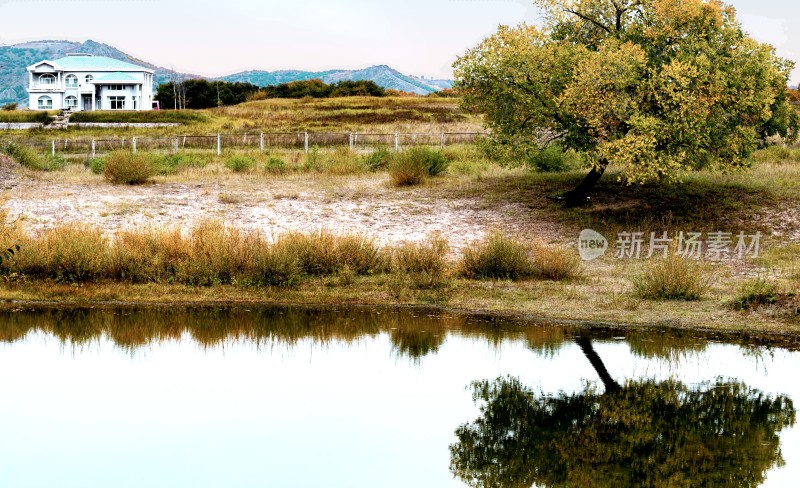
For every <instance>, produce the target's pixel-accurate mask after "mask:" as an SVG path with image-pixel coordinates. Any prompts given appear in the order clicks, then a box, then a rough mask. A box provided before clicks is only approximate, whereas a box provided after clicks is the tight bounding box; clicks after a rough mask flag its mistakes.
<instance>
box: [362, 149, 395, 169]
mask: <svg viewBox="0 0 800 488" xmlns="http://www.w3.org/2000/svg"><path fill="white" fill-rule="evenodd" d="M391 159H392V153H390V152H389V150H388V149H387V148H385V147H381V148H378V149H377V150H376V151H373V152H371V153H369V154H366V155H364V156H362V160H363V161H364V166H366V167H367V169H369V170H370V171H373V172H374V171H379V170H382V169H385V168H386V167H387V166H388V164H389V162H390V161H391Z"/></svg>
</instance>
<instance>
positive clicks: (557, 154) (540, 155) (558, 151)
mask: <svg viewBox="0 0 800 488" xmlns="http://www.w3.org/2000/svg"><path fill="white" fill-rule="evenodd" d="M528 164H529V165H530V166H532V167H533V168H535V169H536V170H538V171H543V172H548V173H554V172H559V171H569V170H572V169H576V168H579V167H581V166H582V164H583V160H582V159H581V157H580V156H579V155H578V153H576V152H575V151H564V150H563V149H562V148H561V147H560V146H558V145H557V144H550V145H548V146H547V147H545V148H544V149H542V150H540V151H536V152H534V153H533V154H531V156H530V158H529V160H528Z"/></svg>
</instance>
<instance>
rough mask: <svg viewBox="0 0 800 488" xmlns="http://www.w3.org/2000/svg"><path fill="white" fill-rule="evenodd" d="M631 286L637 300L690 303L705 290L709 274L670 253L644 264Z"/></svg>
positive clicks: (702, 265)
mask: <svg viewBox="0 0 800 488" xmlns="http://www.w3.org/2000/svg"><path fill="white" fill-rule="evenodd" d="M631 282H632V283H633V288H634V291H635V292H636V295H637V296H638V297H639V298H645V299H649V300H686V301H694V300H700V298H701V297H702V296H703V294H704V293H705V292H706V290H707V289H708V286H709V273H708V271H707V268H706V266H705V265H704V264H703V263H701V262H698V261H695V260H692V259H687V258H684V257H682V256H680V255H678V254H676V253H674V252H671V253H669V255H668V256H667V257H663V258H654V259H650V260H648V261H647V263H646V264H645V265H644V269H643V270H642V271H641V272H640V273H639V274H637V275H635V276H634V277H633V278H631Z"/></svg>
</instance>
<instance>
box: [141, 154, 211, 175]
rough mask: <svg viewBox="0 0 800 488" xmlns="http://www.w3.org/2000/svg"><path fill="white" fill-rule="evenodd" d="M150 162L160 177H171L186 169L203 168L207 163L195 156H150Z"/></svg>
mask: <svg viewBox="0 0 800 488" xmlns="http://www.w3.org/2000/svg"><path fill="white" fill-rule="evenodd" d="M150 158H151V162H152V164H153V167H154V168H155V170H156V172H157V173H158V174H160V175H172V174H175V173H178V172H179V171H181V170H184V169H186V168H204V167H206V166H207V165H208V161H207V160H206V159H203V158H202V157H201V156H199V155H197V154H191V153H188V154H187V153H178V154H151V155H150Z"/></svg>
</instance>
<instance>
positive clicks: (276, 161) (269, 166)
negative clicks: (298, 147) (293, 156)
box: [264, 156, 289, 174]
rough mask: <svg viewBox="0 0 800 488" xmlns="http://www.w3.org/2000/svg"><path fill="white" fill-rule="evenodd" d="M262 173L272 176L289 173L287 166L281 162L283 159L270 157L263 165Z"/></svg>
mask: <svg viewBox="0 0 800 488" xmlns="http://www.w3.org/2000/svg"><path fill="white" fill-rule="evenodd" d="M264 171H266V172H267V173H273V174H283V173H286V172H288V171H289V166H288V165H287V164H286V163H285V162H283V159H281V158H279V157H277V156H272V157H270V158H269V159H267V162H266V163H264Z"/></svg>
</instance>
